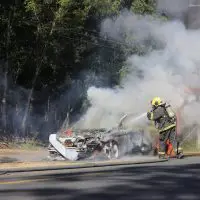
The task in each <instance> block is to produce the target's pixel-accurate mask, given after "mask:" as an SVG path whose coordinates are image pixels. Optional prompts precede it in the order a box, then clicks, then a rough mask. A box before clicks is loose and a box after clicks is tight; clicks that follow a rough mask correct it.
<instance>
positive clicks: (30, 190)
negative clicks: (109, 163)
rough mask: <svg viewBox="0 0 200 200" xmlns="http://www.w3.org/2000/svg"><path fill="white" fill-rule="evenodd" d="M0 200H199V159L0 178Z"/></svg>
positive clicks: (8, 175)
mask: <svg viewBox="0 0 200 200" xmlns="http://www.w3.org/2000/svg"><path fill="white" fill-rule="evenodd" d="M0 199H1V200H25V199H26V200H29V199H30V200H99V199H102V200H103V199H104V200H105V199H109V200H111V199H114V200H126V199H131V200H134V199H138V200H144V199H147V200H150V199H153V200H156V199H162V200H172V199H176V200H186V199H190V200H193V199H195V200H196V199H200V157H190V158H185V159H183V160H170V161H168V162H162V163H153V164H146V165H133V166H129V167H124V166H121V167H119V166H118V167H104V168H98V169H97V168H93V169H84V170H58V171H47V172H32V173H16V174H5V175H3V174H2V175H0Z"/></svg>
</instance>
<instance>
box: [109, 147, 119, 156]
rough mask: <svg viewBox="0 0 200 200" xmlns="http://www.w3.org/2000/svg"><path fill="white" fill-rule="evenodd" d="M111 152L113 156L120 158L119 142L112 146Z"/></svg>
mask: <svg viewBox="0 0 200 200" xmlns="http://www.w3.org/2000/svg"><path fill="white" fill-rule="evenodd" d="M111 152H112V157H113V158H118V157H119V149H118V146H117V144H114V145H113V146H112V149H111Z"/></svg>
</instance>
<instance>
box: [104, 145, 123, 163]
mask: <svg viewBox="0 0 200 200" xmlns="http://www.w3.org/2000/svg"><path fill="white" fill-rule="evenodd" d="M105 153H106V155H107V157H108V159H110V160H113V159H118V158H119V157H120V149H119V145H118V144H117V142H115V141H109V142H108V143H107V144H106V150H105Z"/></svg>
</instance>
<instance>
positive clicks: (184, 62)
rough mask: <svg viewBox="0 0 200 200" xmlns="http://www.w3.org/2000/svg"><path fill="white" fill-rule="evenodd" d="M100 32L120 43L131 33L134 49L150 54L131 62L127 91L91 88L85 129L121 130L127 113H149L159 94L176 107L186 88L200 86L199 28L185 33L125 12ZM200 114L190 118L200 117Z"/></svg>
mask: <svg viewBox="0 0 200 200" xmlns="http://www.w3.org/2000/svg"><path fill="white" fill-rule="evenodd" d="M101 31H102V35H104V34H106V35H108V36H109V37H110V38H112V39H115V40H118V41H123V38H122V35H124V34H126V35H128V36H129V38H131V40H130V41H129V45H130V46H135V45H137V46H139V47H140V48H142V47H144V48H147V49H148V53H147V54H145V55H144V56H138V55H132V56H130V57H129V58H127V66H128V67H129V70H130V72H129V73H128V75H127V76H126V77H125V78H124V79H123V80H122V82H121V85H122V87H123V88H122V89H121V88H119V89H115V90H113V89H101V88H95V87H91V88H89V89H88V92H87V94H88V99H89V100H90V102H91V107H90V108H89V109H88V111H87V113H86V114H85V116H83V118H82V119H81V120H80V121H79V122H78V124H77V125H79V126H81V127H82V128H100V127H106V128H108V127H109V128H110V127H113V126H116V124H117V123H118V121H119V119H120V118H121V117H122V115H123V114H125V113H135V115H136V116H137V115H140V114H142V113H144V112H146V111H148V110H149V109H150V104H149V103H150V100H151V99H152V98H153V97H155V96H160V97H162V98H163V99H164V100H166V101H167V102H169V103H170V104H171V105H172V106H173V107H175V108H177V107H178V106H180V105H181V104H182V103H183V99H184V95H185V94H184V87H185V86H195V87H200V77H199V75H198V70H200V56H199V52H200V37H199V36H200V31H199V30H186V28H185V27H184V25H183V24H182V23H181V22H180V21H171V22H166V21H161V20H158V19H153V18H151V17H147V16H146V17H141V16H136V15H134V14H131V13H123V14H122V15H120V16H119V17H118V18H117V19H115V20H111V19H106V20H105V21H104V22H103V23H102V30H101ZM147 41H150V43H151V44H148V43H147ZM154 46H156V47H157V48H155V47H154ZM135 69H140V70H141V71H142V76H143V78H141V79H140V78H138V76H137V74H136V72H135V71H136V70H135ZM190 112H192V111H190ZM199 113H200V112H195V114H194V115H191V113H190V115H188V117H190V119H191V116H192V117H194V118H197V117H198V118H199V117H200V114H199ZM198 115H199V116H198ZM185 117H186V118H187V113H186V116H185Z"/></svg>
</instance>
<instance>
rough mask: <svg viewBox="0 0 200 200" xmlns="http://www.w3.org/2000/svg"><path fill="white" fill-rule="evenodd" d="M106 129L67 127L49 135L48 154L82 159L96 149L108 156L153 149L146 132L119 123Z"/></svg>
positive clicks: (116, 157)
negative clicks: (62, 130)
mask: <svg viewBox="0 0 200 200" xmlns="http://www.w3.org/2000/svg"><path fill="white" fill-rule="evenodd" d="M121 124H122V123H120V126H118V127H117V128H112V129H110V130H108V129H68V130H67V131H66V132H65V134H64V135H59V134H51V135H50V136H49V143H50V144H49V148H48V150H49V158H50V159H53V160H56V159H63V160H65V159H67V160H72V161H75V160H81V159H86V158H89V157H91V156H93V155H94V154H95V153H101V154H104V155H105V158H107V159H118V158H120V157H122V156H125V155H128V154H135V155H136V154H140V155H141V154H142V155H147V154H150V153H151V152H152V142H151V140H150V137H149V133H148V132H146V131H144V130H137V131H134V130H132V129H124V128H123V127H122V126H121Z"/></svg>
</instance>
